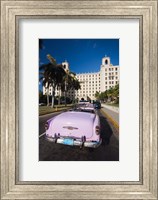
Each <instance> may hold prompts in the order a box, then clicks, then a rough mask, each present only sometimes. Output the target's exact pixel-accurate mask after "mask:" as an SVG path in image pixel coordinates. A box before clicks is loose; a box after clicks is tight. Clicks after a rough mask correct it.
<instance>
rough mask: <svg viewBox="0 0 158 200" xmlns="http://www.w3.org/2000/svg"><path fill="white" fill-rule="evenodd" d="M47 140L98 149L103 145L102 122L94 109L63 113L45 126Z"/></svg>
mask: <svg viewBox="0 0 158 200" xmlns="http://www.w3.org/2000/svg"><path fill="white" fill-rule="evenodd" d="M45 130H46V139H47V140H48V141H51V142H54V143H60V144H65V145H71V146H80V147H90V148H96V147H98V146H99V145H100V144H101V137H100V120H99V116H98V115H97V114H96V113H95V110H94V108H93V107H88V106H86V107H83V105H82V107H80V108H77V109H75V110H72V111H67V112H64V113H61V114H59V115H57V116H55V117H54V118H51V119H50V120H48V121H47V122H46V124H45Z"/></svg>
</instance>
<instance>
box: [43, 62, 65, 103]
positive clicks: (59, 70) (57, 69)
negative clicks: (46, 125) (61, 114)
mask: <svg viewBox="0 0 158 200" xmlns="http://www.w3.org/2000/svg"><path fill="white" fill-rule="evenodd" d="M40 70H42V71H43V72H42V73H41V75H43V76H42V77H41V79H43V85H44V86H45V87H46V88H47V95H48V92H49V88H50V87H52V105H51V106H52V107H54V96H55V89H56V88H57V86H59V85H60V84H61V82H62V80H63V77H64V75H65V71H64V69H63V66H62V65H61V64H57V65H55V64H53V63H48V64H44V65H42V66H40ZM48 104H49V103H48V101H47V105H48Z"/></svg>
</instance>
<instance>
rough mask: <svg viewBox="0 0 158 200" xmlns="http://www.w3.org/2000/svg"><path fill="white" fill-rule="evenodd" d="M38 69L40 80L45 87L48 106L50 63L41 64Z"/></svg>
mask: <svg viewBox="0 0 158 200" xmlns="http://www.w3.org/2000/svg"><path fill="white" fill-rule="evenodd" d="M39 70H40V71H42V72H40V81H42V84H43V86H44V87H45V88H46V95H47V106H49V87H50V85H51V82H52V81H51V64H50V63H48V64H46V65H42V66H40V68H39Z"/></svg>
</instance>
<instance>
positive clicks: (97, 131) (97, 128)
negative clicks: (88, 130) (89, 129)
mask: <svg viewBox="0 0 158 200" xmlns="http://www.w3.org/2000/svg"><path fill="white" fill-rule="evenodd" d="M95 133H96V134H97V135H99V134H100V127H99V126H96V127H95Z"/></svg>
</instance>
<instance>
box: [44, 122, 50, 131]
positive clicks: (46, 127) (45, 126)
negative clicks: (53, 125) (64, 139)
mask: <svg viewBox="0 0 158 200" xmlns="http://www.w3.org/2000/svg"><path fill="white" fill-rule="evenodd" d="M44 128H45V130H48V128H49V124H48V122H46V123H45V125H44Z"/></svg>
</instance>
